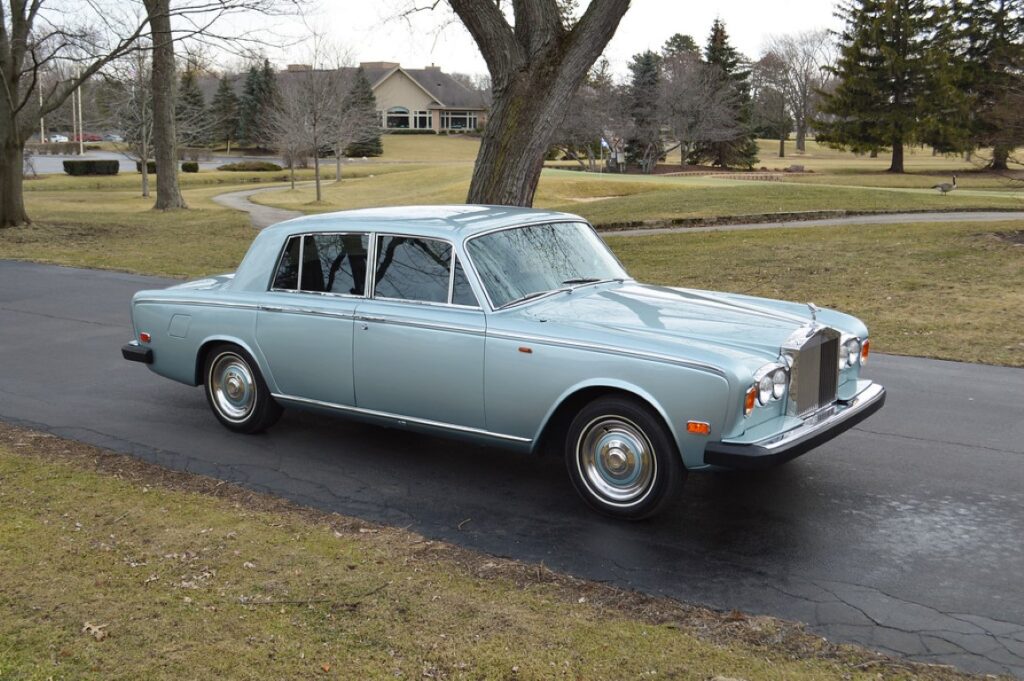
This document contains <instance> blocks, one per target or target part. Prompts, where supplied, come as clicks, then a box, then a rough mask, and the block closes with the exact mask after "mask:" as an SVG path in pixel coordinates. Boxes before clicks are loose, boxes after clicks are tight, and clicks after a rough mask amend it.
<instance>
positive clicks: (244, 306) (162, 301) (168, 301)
mask: <svg viewBox="0 0 1024 681" xmlns="http://www.w3.org/2000/svg"><path fill="white" fill-rule="evenodd" d="M135 304H136V305H145V304H150V305H196V306H201V307H233V308H237V309H239V310H257V309H259V307H260V306H259V305H257V304H256V303H226V302H221V301H216V300H194V299H193V300H186V299H184V298H181V299H178V298H139V299H137V300H135Z"/></svg>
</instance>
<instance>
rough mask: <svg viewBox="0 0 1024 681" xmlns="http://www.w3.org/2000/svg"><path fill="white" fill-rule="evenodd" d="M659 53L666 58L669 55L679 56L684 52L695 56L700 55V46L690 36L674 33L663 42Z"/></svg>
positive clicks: (669, 56)
mask: <svg viewBox="0 0 1024 681" xmlns="http://www.w3.org/2000/svg"><path fill="white" fill-rule="evenodd" d="M661 54H662V56H664V57H665V58H666V59H669V58H671V57H680V56H682V55H686V54H692V55H693V56H695V57H696V56H698V55H700V47H699V46H698V45H697V42H696V41H695V40H694V39H693V37H692V36H688V35H683V34H682V33H676V34H675V35H673V36H672V37H670V38H669V39H668V40H666V41H665V44H664V45H663V46H662V48H661Z"/></svg>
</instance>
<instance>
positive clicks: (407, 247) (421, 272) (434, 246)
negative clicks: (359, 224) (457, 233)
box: [374, 236, 452, 303]
mask: <svg viewBox="0 0 1024 681" xmlns="http://www.w3.org/2000/svg"><path fill="white" fill-rule="evenodd" d="M451 258H452V247H451V244H448V243H445V242H444V241H438V240H436V239H418V238H414V237H400V236H381V237H378V240H377V276H376V279H377V283H376V288H375V289H374V297H378V298H397V299H399V300H417V301H422V302H428V303H447V302H448V284H449V280H450V276H451V275H450V273H451V269H450V267H451Z"/></svg>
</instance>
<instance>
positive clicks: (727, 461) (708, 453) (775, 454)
mask: <svg viewBox="0 0 1024 681" xmlns="http://www.w3.org/2000/svg"><path fill="white" fill-rule="evenodd" d="M884 404H885V388H883V387H882V386H880V385H878V384H877V383H872V384H871V385H869V386H868V387H867V388H865V389H864V390H862V391H861V392H860V393H858V394H857V395H856V396H855V397H854V398H853V399H850V400H847V401H839V402H836V404H834V405H833V406H831V407H829V408H827V409H824V410H822V411H821V412H818V413H817V414H815V415H814V416H812V417H810V418H808V419H807V420H806V421H804V424H803V425H802V426H797V427H796V428H794V429H792V430H788V431H786V432H785V433H780V434H779V435H774V436H772V437H770V438H766V439H764V440H760V441H758V442H752V443H742V444H740V443H729V442H712V443H709V444H708V446H707V447H706V448H705V450H704V463H706V464H709V465H712V466H721V467H722V468H737V469H745V470H751V469H759V468H769V467H771V466H774V465H776V464H780V463H784V462H786V461H789V460H790V459H793V458H796V457H798V456H800V455H801V454H803V453H805V452H808V451H810V450H812V449H814V448H815V447H817V446H818V445H821V444H824V443H825V442H828V441H829V440H831V439H832V438H834V437H835V436H836V435H839V434H840V433H842V432H844V431H846V430H849V429H850V428H853V427H854V426H855V425H857V424H858V423H860V422H861V421H863V420H864V419H866V418H867V417H869V416H871V415H872V414H874V413H875V412H876V411H878V410H879V409H881V408H882V405H884Z"/></svg>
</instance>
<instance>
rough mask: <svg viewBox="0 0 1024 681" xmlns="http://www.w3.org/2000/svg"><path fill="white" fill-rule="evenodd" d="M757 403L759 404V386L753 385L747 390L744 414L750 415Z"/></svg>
mask: <svg viewBox="0 0 1024 681" xmlns="http://www.w3.org/2000/svg"><path fill="white" fill-rule="evenodd" d="M755 404H757V386H756V385H752V386H750V389H749V390H747V397H746V399H745V400H744V401H743V415H744V416H750V414H751V412H753V411H754V405H755Z"/></svg>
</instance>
